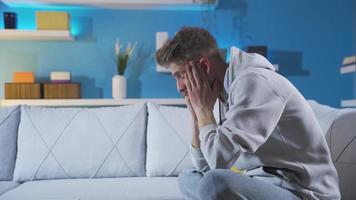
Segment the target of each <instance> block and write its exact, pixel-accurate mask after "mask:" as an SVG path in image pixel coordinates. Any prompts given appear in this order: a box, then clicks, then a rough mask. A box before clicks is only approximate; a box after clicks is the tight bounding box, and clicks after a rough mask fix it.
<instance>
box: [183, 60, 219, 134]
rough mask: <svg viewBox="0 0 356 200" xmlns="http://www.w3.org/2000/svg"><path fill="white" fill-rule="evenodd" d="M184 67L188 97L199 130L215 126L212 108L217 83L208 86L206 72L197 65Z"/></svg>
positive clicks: (217, 91)
mask: <svg viewBox="0 0 356 200" xmlns="http://www.w3.org/2000/svg"><path fill="white" fill-rule="evenodd" d="M195 65H196V66H195ZM186 67H187V73H186V75H185V76H186V77H185V80H186V85H187V91H188V97H189V100H190V103H191V106H192V108H193V110H194V112H195V114H196V116H197V119H198V124H199V128H202V127H204V126H206V125H208V124H216V122H215V118H214V115H213V108H214V104H215V102H216V99H217V97H218V95H219V90H218V81H217V80H215V81H214V82H213V83H212V85H210V84H209V81H208V77H207V74H206V72H205V71H204V70H203V69H202V68H201V67H200V66H198V65H197V63H192V62H190V63H189V64H188V65H187V66H186Z"/></svg>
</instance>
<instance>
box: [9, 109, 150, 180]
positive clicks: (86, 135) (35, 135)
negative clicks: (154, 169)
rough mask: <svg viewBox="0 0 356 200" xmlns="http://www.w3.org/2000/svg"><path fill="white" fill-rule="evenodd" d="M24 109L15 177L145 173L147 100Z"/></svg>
mask: <svg viewBox="0 0 356 200" xmlns="http://www.w3.org/2000/svg"><path fill="white" fill-rule="evenodd" d="M21 113H22V114H21V122H20V126H19V134H18V154H17V160H16V166H15V172H14V180H15V181H19V182H23V181H29V180H36V179H65V178H94V177H121V176H144V175H145V168H144V163H145V131H146V128H145V124H146V116H147V109H146V106H145V105H144V104H139V105H132V106H123V107H102V108H45V107H29V106H23V107H22V110H21Z"/></svg>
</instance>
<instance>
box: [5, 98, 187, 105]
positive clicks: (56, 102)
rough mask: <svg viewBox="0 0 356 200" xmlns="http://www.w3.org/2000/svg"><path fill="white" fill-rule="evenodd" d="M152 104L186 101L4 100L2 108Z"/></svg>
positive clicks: (170, 99)
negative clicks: (19, 106) (24, 105)
mask: <svg viewBox="0 0 356 200" xmlns="http://www.w3.org/2000/svg"><path fill="white" fill-rule="evenodd" d="M144 102H152V103H157V104H161V105H177V106H185V105H186V104H185V100H184V99H182V98H180V99H173V98H168V99H4V100H0V106H14V105H21V104H26V105H31V106H47V107H71V106H78V107H80V106H83V107H95V106H122V105H131V104H137V103H144Z"/></svg>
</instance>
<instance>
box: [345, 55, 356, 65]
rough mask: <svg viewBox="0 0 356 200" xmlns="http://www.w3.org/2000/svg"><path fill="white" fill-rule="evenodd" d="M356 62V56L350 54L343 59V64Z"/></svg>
mask: <svg viewBox="0 0 356 200" xmlns="http://www.w3.org/2000/svg"><path fill="white" fill-rule="evenodd" d="M355 63H356V56H348V57H345V58H344V60H343V61H342V65H343V66H344V65H350V64H355Z"/></svg>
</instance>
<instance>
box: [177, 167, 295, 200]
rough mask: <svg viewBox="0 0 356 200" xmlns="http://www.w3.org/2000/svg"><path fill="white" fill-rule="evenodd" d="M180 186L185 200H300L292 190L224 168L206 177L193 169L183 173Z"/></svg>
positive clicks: (180, 177)
mask: <svg viewBox="0 0 356 200" xmlns="http://www.w3.org/2000/svg"><path fill="white" fill-rule="evenodd" d="M179 187H180V189H181V191H182V193H183V195H184V197H185V199H186V200H200V199H201V200H279V199H281V200H300V197H298V196H297V195H296V194H294V193H293V192H292V191H290V190H287V189H284V188H281V187H278V186H276V185H274V184H272V183H269V182H266V181H261V180H257V179H256V178H252V177H249V176H246V175H243V174H237V173H234V172H232V171H231V170H224V169H216V170H210V171H209V172H207V173H206V174H204V175H203V174H202V173H201V172H199V171H196V170H194V169H190V170H186V171H183V172H182V173H180V174H179Z"/></svg>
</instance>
